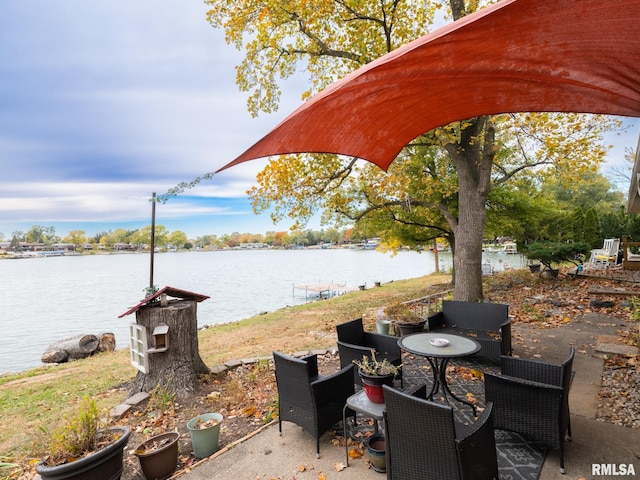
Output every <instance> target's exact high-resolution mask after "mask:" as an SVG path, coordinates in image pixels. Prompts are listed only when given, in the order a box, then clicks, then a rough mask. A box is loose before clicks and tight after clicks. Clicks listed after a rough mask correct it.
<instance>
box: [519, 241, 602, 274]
mask: <svg viewBox="0 0 640 480" xmlns="http://www.w3.org/2000/svg"><path fill="white" fill-rule="evenodd" d="M589 248H590V247H589V245H588V244H587V243H584V242H534V243H531V244H529V245H525V246H524V254H525V255H526V256H527V258H529V259H534V260H538V261H539V262H540V263H541V264H542V265H544V268H543V269H542V270H541V271H540V276H541V277H543V278H555V277H557V276H558V271H559V269H558V268H553V264H556V265H557V264H562V263H566V262H571V263H573V264H574V265H576V266H578V265H579V264H580V263H581V261H580V258H581V256H582V255H584V254H585V253H586V252H588V251H589Z"/></svg>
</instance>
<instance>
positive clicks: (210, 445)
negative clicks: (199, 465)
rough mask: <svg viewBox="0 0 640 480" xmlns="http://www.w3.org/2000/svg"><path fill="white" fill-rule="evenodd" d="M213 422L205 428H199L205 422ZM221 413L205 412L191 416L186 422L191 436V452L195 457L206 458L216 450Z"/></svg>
mask: <svg viewBox="0 0 640 480" xmlns="http://www.w3.org/2000/svg"><path fill="white" fill-rule="evenodd" d="M212 421H213V422H214V424H213V425H211V426H207V427H206V428H199V426H202V425H204V424H206V423H207V422H212ZM221 424H222V415H220V414H219V413H205V414H202V415H198V416H197V417H194V418H192V419H191V420H189V421H188V422H187V429H188V430H189V435H190V436H191V445H192V446H193V454H194V455H195V456H196V458H207V457H209V456H211V455H212V454H213V453H215V452H216V451H217V450H218V440H219V439H220V425H221Z"/></svg>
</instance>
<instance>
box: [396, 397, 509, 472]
mask: <svg viewBox="0 0 640 480" xmlns="http://www.w3.org/2000/svg"><path fill="white" fill-rule="evenodd" d="M384 389H385V392H384V398H385V405H386V412H385V422H386V423H385V425H386V427H385V428H386V430H385V435H386V453H387V478H388V480H416V479H421V480H490V479H497V478H498V460H497V452H496V442H495V437H494V434H493V423H492V421H491V410H492V405H491V404H490V403H488V404H487V406H486V408H485V410H484V412H483V413H482V415H481V416H480V417H479V418H478V419H477V420H476V421H475V422H474V423H473V424H471V425H464V424H462V423H459V422H457V421H456V420H454V416H453V409H452V408H451V407H450V406H448V405H442V404H439V403H434V402H431V401H429V400H426V399H425V398H424V396H425V394H426V388H421V389H419V390H418V391H417V392H416V394H414V395H410V394H408V393H404V392H402V391H400V390H396V389H392V388H389V387H387V386H385V387H384Z"/></svg>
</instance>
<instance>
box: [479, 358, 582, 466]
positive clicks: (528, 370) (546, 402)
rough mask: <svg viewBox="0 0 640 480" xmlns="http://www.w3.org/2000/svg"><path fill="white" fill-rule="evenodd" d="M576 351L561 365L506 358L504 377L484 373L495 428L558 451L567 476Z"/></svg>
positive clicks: (502, 365)
mask: <svg viewBox="0 0 640 480" xmlns="http://www.w3.org/2000/svg"><path fill="white" fill-rule="evenodd" d="M574 355H575V348H573V347H571V350H570V352H569V356H568V357H567V359H566V360H565V361H564V362H562V363H561V364H560V365H556V364H553V363H549V362H544V361H540V360H531V359H522V358H513V357H507V356H503V357H502V358H501V369H500V370H501V374H500V375H492V374H490V373H485V376H484V382H485V399H486V401H487V402H493V424H494V427H495V428H498V429H501V430H510V431H514V432H517V433H520V434H522V435H524V436H525V437H527V438H529V439H531V440H534V441H536V442H540V443H542V444H544V445H546V446H548V447H549V448H554V449H557V450H558V452H559V456H560V472H561V473H564V440H565V436H566V437H567V438H568V439H571V419H570V413H569V389H570V388H571V380H572V378H573V372H572V371H571V368H572V365H573V357H574Z"/></svg>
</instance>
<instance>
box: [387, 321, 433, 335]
mask: <svg viewBox="0 0 640 480" xmlns="http://www.w3.org/2000/svg"><path fill="white" fill-rule="evenodd" d="M426 324H427V321H426V320H422V321H421V322H417V323H403V322H395V326H396V333H398V330H399V331H400V332H399V333H400V336H401V337H404V336H405V335H411V334H412V333H421V332H424V326H425V325H426Z"/></svg>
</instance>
